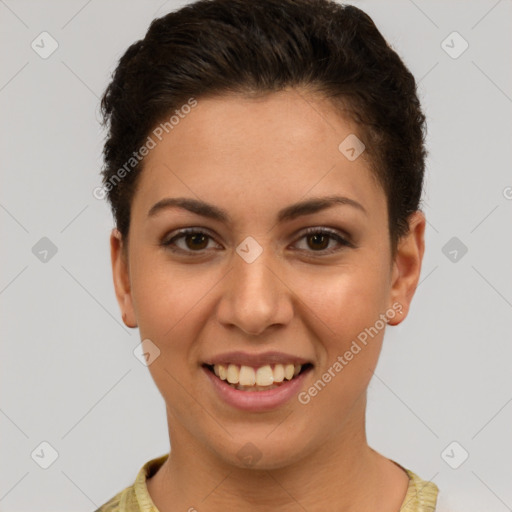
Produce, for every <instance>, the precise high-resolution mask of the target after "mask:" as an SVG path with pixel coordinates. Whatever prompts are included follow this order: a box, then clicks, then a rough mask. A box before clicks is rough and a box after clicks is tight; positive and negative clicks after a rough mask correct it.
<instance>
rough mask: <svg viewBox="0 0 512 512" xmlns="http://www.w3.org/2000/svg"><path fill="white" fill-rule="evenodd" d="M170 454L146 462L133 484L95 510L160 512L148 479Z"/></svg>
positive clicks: (104, 511)
mask: <svg viewBox="0 0 512 512" xmlns="http://www.w3.org/2000/svg"><path fill="white" fill-rule="evenodd" d="M168 456H169V454H165V455H162V456H160V457H157V458H156V459H151V460H149V461H148V462H146V463H145V464H144V465H143V466H142V467H141V468H140V470H139V473H138V474H137V478H136V479H135V482H134V483H133V485H130V486H129V487H126V488H125V489H123V490H122V491H121V492H119V493H117V494H116V495H115V496H113V497H112V498H110V500H108V501H107V502H106V503H104V504H103V505H101V507H99V508H98V509H96V510H95V511H94V512H158V511H157V510H156V507H155V506H154V504H153V502H152V501H151V497H150V496H149V493H148V489H147V485H146V481H147V479H148V478H149V477H151V476H152V475H153V474H154V473H156V471H157V470H158V469H159V468H160V466H161V465H162V464H163V463H164V461H165V460H166V459H167V457H168Z"/></svg>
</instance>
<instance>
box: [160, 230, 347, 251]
mask: <svg viewBox="0 0 512 512" xmlns="http://www.w3.org/2000/svg"><path fill="white" fill-rule="evenodd" d="M304 239H305V244H306V247H307V248H305V249H304V248H302V249H294V250H298V251H301V252H305V253H311V254H312V255H313V256H322V255H329V254H333V253H336V252H340V251H341V250H343V249H345V248H347V247H348V248H355V245H354V244H353V243H352V242H350V241H349V240H348V239H347V238H345V237H344V236H342V235H341V234H340V233H338V232H337V231H335V230H332V229H328V228H319V227H313V228H308V229H306V230H304V231H303V232H302V233H301V234H300V235H299V237H298V239H297V241H296V242H294V244H293V245H297V244H298V243H299V242H300V241H302V240H304ZM182 241H183V242H184V246H182V247H180V246H179V245H178V242H182ZM210 241H212V242H214V244H216V246H217V248H215V249H214V250H221V249H222V246H220V245H219V244H217V243H216V242H215V240H214V237H213V236H212V235H211V234H210V233H209V232H208V230H205V229H203V228H184V229H180V230H178V231H177V232H175V234H174V236H172V237H170V238H166V239H164V240H163V241H162V242H161V244H160V245H161V246H163V247H164V248H166V249H168V250H170V251H172V252H173V253H179V254H183V255H187V256H191V257H195V256H204V254H205V252H206V251H208V250H209V248H208V246H209V242H210ZM326 242H327V246H326ZM331 242H335V243H336V244H337V245H336V246H335V247H329V245H330V244H331ZM310 243H311V244H312V246H313V247H314V246H315V245H317V247H316V248H311V246H310V245H308V244H310ZM318 245H320V247H318Z"/></svg>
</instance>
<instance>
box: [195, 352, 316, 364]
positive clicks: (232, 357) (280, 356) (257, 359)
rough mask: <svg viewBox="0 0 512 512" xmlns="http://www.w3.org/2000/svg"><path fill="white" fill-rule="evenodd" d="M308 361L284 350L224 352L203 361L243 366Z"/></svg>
mask: <svg viewBox="0 0 512 512" xmlns="http://www.w3.org/2000/svg"><path fill="white" fill-rule="evenodd" d="M307 363H310V361H308V360H307V359H304V358H302V357H298V356H295V355H292V354H285V353H284V352H276V351H270V352H261V353H258V354H251V353H249V352H241V351H236V352H226V353H224V354H217V355H216V356H212V357H210V358H208V360H206V361H205V362H204V364H207V365H214V364H222V365H226V366H227V365H228V364H237V365H244V366H255V367H259V366H264V365H266V364H302V365H304V364H307Z"/></svg>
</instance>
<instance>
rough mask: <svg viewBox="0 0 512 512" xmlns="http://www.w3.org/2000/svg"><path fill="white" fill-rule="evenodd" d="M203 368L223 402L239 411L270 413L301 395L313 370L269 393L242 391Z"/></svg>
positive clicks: (308, 370)
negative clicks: (301, 390)
mask: <svg viewBox="0 0 512 512" xmlns="http://www.w3.org/2000/svg"><path fill="white" fill-rule="evenodd" d="M202 368H203V370H204V372H205V373H206V375H207V377H208V378H209V379H210V382H211V383H212V384H213V387H214V389H215V391H216V392H217V394H218V395H219V396H220V397H221V399H222V400H224V401H225V402H226V403H227V404H229V405H231V406H233V407H236V408H237V409H243V410H245V411H253V412H261V411H270V410H272V409H275V408H277V407H280V406H281V405H283V404H285V403H286V402H288V401H289V400H290V399H291V398H292V397H293V396H296V395H297V394H298V393H299V391H300V388H301V386H302V385H303V382H304V379H305V377H306V375H307V374H308V373H309V372H310V370H311V367H309V368H307V369H306V370H304V371H303V372H302V373H300V374H299V375H297V377H295V378H293V379H292V380H288V381H285V383H284V384H281V385H280V386H278V387H277V388H273V389H269V390H268V391H241V390H240V389H235V388H233V387H231V386H230V385H229V384H228V383H227V382H226V381H224V380H221V379H219V378H218V377H217V376H216V375H215V374H214V373H213V372H211V371H210V370H208V368H206V367H204V366H203V367H202Z"/></svg>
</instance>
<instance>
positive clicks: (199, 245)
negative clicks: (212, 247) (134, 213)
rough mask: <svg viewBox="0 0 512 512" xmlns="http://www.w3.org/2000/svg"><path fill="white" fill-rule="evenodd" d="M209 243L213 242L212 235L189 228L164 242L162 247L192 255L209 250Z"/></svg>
mask: <svg viewBox="0 0 512 512" xmlns="http://www.w3.org/2000/svg"><path fill="white" fill-rule="evenodd" d="M209 242H213V238H212V236H211V235H209V234H207V233H206V232H204V231H203V230H200V229H194V228H188V229H182V230H180V231H178V234H176V235H175V236H173V237H171V238H168V239H165V240H163V241H162V242H161V245H162V246H163V247H165V248H167V249H169V250H171V251H173V252H179V253H188V254H192V253H201V251H205V250H207V249H208V244H209ZM217 245H218V244H217Z"/></svg>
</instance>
